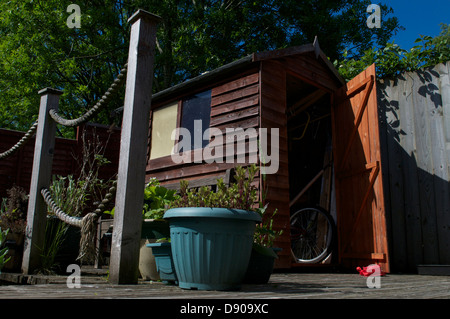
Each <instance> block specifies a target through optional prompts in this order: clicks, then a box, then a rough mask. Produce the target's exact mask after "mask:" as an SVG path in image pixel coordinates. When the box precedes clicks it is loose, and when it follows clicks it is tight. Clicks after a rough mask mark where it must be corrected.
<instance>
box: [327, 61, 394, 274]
mask: <svg viewBox="0 0 450 319" xmlns="http://www.w3.org/2000/svg"><path fill="white" fill-rule="evenodd" d="M375 79H376V78H375V65H374V64H373V65H372V66H370V67H368V68H367V69H366V70H365V71H364V72H362V73H360V74H359V75H358V76H356V77H355V78H354V79H352V80H351V81H349V82H348V83H347V85H346V86H344V87H342V88H341V89H340V90H339V91H338V92H337V94H336V96H335V103H334V107H333V108H332V121H333V148H334V157H335V161H334V165H335V180H336V205H337V227H338V241H339V260H340V264H342V265H343V266H345V267H356V266H361V267H363V266H368V265H370V264H379V265H380V266H381V268H382V270H383V271H386V272H389V256H388V243H387V230H386V219H385V209H384V196H383V183H382V176H381V155H380V137H379V136H380V135H379V126H378V110H377V96H376V81H375Z"/></svg>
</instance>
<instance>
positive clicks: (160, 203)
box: [142, 180, 176, 219]
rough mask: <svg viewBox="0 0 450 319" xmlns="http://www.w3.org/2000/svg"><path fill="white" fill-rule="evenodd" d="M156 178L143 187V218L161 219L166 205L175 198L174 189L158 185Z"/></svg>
mask: <svg viewBox="0 0 450 319" xmlns="http://www.w3.org/2000/svg"><path fill="white" fill-rule="evenodd" d="M158 184H159V183H158V182H157V181H156V180H152V181H151V182H150V183H149V184H148V185H147V186H146V187H145V189H144V207H143V212H142V214H143V218H145V219H162V218H163V216H164V213H165V211H166V210H167V207H168V206H169V205H170V204H171V203H172V201H174V200H175V198H176V195H175V193H176V190H171V189H167V188H165V187H162V186H159V185H158Z"/></svg>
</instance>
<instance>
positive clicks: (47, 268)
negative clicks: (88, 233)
mask: <svg viewBox="0 0 450 319" xmlns="http://www.w3.org/2000/svg"><path fill="white" fill-rule="evenodd" d="M68 229H69V224H66V223H64V222H62V221H60V220H59V219H57V218H56V217H54V216H48V217H47V223H46V225H45V240H44V245H43V247H41V250H40V251H41V253H40V257H41V259H40V264H39V267H38V269H37V272H38V273H40V274H44V275H52V274H55V273H56V272H57V271H58V267H59V265H58V264H57V263H56V257H57V255H58V253H59V251H60V250H61V247H62V245H63V243H64V240H65V239H66V233H67V230H68Z"/></svg>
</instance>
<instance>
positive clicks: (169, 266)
mask: <svg viewBox="0 0 450 319" xmlns="http://www.w3.org/2000/svg"><path fill="white" fill-rule="evenodd" d="M146 246H147V247H149V248H151V249H152V252H153V256H155V263H156V269H157V270H158V273H159V277H160V278H161V280H162V282H164V283H165V284H175V285H177V284H178V279H177V274H176V272H175V267H174V265H173V259H172V249H171V244H170V243H152V244H147V245H146Z"/></svg>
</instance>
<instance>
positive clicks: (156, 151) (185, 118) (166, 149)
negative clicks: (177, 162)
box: [150, 90, 211, 160]
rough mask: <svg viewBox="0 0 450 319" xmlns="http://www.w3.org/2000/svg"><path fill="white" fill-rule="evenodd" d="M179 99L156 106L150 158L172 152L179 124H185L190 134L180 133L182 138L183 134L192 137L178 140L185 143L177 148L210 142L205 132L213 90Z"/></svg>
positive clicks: (193, 146)
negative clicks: (186, 139) (187, 139)
mask: <svg viewBox="0 0 450 319" xmlns="http://www.w3.org/2000/svg"><path fill="white" fill-rule="evenodd" d="M180 102H181V103H179V101H175V102H173V103H172V104H168V105H165V106H162V107H158V108H157V109H155V110H153V115H152V130H151V134H152V135H151V149H150V160H152V159H156V158H160V157H165V156H169V155H172V154H173V152H174V150H173V148H174V145H175V141H174V140H172V139H171V137H172V132H173V131H174V130H175V129H176V128H185V129H186V130H187V131H189V134H190V136H179V137H178V138H179V139H180V141H181V140H183V139H184V138H190V141H183V142H182V143H181V144H179V145H183V147H182V149H179V150H175V151H177V152H178V151H180V152H186V151H190V150H194V149H197V148H204V147H205V146H207V145H208V143H209V139H208V138H207V139H206V140H203V134H204V132H205V131H206V130H207V129H208V128H209V124H210V116H211V90H208V91H204V92H201V93H198V94H195V95H192V96H190V97H188V98H185V99H184V100H182V101H180ZM179 104H180V105H181V108H180V107H179ZM179 113H181V114H179Z"/></svg>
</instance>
